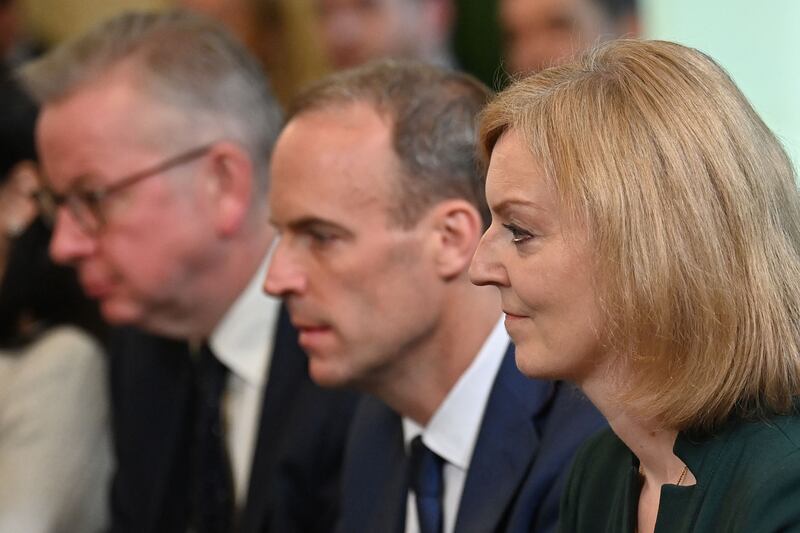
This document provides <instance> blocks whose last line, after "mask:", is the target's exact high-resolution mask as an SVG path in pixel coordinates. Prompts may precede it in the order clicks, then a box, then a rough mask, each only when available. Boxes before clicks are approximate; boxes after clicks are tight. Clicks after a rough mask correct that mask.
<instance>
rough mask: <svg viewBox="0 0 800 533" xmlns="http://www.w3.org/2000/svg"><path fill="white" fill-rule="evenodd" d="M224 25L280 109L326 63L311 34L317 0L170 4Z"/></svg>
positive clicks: (198, 0) (201, 0) (317, 75)
mask: <svg viewBox="0 0 800 533" xmlns="http://www.w3.org/2000/svg"><path fill="white" fill-rule="evenodd" d="M174 1H175V4H177V5H179V6H182V7H186V8H189V9H193V10H196V11H199V12H201V13H204V14H206V15H207V16H209V17H211V18H214V19H215V20H218V21H219V22H221V23H222V24H224V25H225V26H226V27H227V28H228V29H229V30H230V31H231V32H232V33H233V34H234V35H235V36H236V37H237V38H238V39H239V40H240V41H241V42H242V43H243V44H244V45H245V46H246V47H247V48H248V50H250V52H251V53H252V54H253V55H254V56H255V57H256V58H257V59H258V60H259V61H260V63H261V65H262V66H263V68H264V71H265V72H266V74H267V75H268V76H269V79H270V83H271V85H272V88H273V90H274V91H275V94H276V96H277V97H278V99H279V100H280V101H281V103H282V104H283V105H284V106H285V105H288V103H289V102H290V101H291V99H292V97H293V96H294V95H295V94H296V93H297V91H298V90H299V89H300V88H301V87H302V86H304V85H306V84H307V83H309V82H311V81H313V80H316V79H318V78H320V77H322V76H323V75H324V74H326V73H327V71H328V63H327V61H326V59H325V55H324V52H323V49H322V40H321V38H320V35H318V33H317V31H316V30H317V26H316V24H315V22H314V21H315V19H314V15H315V13H314V8H315V4H314V2H316V1H317V0H174Z"/></svg>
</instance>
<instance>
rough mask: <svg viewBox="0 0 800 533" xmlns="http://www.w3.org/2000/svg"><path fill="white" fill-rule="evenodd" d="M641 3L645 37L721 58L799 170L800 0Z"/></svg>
mask: <svg viewBox="0 0 800 533" xmlns="http://www.w3.org/2000/svg"><path fill="white" fill-rule="evenodd" d="M640 1H641V3H642V14H643V23H644V31H645V35H646V36H647V37H650V38H655V39H667V40H670V41H677V42H679V43H682V44H686V45H689V46H693V47H695V48H698V49H700V50H702V51H703V52H705V53H707V54H709V55H710V56H711V57H713V58H714V59H715V60H717V62H719V63H720V64H721V65H722V66H723V67H725V69H727V71H728V72H729V73H730V75H731V76H732V77H733V79H734V80H735V81H736V83H737V84H738V85H739V87H740V88H741V89H742V91H743V92H744V93H745V95H746V96H747V97H748V98H749V99H750V101H751V102H752V104H753V106H754V107H755V108H756V110H757V111H758V112H759V114H760V115H761V116H762V118H763V119H764V121H765V122H766V123H767V124H768V125H769V126H770V128H772V130H773V131H774V132H775V133H776V134H777V135H778V136H779V137H780V139H781V140H782V141H783V144H784V146H785V147H786V149H787V151H788V152H789V154H790V155H791V156H792V159H793V160H794V164H795V168H796V169H800V1H798V0H767V1H765V2H755V1H753V0H640Z"/></svg>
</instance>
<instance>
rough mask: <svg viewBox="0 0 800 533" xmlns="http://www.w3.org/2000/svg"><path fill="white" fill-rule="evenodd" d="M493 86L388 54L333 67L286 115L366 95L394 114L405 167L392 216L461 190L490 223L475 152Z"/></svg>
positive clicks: (408, 222) (407, 218)
mask: <svg viewBox="0 0 800 533" xmlns="http://www.w3.org/2000/svg"><path fill="white" fill-rule="evenodd" d="M491 96H492V92H491V91H490V90H489V88H487V87H486V86H485V85H483V84H482V83H481V82H480V81H478V80H477V79H475V78H473V77H472V76H469V75H467V74H463V73H460V72H456V71H453V70H449V69H444V68H441V67H436V66H432V65H428V64H423V63H418V62H413V61H399V60H390V59H385V60H381V61H375V62H372V63H368V64H366V65H364V66H362V67H358V68H355V69H352V70H348V71H343V72H339V73H336V74H333V75H331V76H329V77H327V78H325V79H323V80H321V81H320V82H318V83H316V84H314V85H312V86H310V87H308V88H307V89H306V90H305V91H303V92H302V93H301V94H300V95H298V96H297V98H296V99H295V100H294V102H293V104H292V106H291V107H290V110H289V120H291V119H292V118H293V117H295V116H297V115H299V114H303V113H307V112H311V111H314V110H320V109H326V108H330V107H333V106H340V105H347V104H355V103H361V102H363V103H367V104H368V105H371V106H373V107H374V108H375V110H376V111H377V112H378V113H380V114H381V115H383V116H385V117H387V118H388V119H389V120H390V123H391V127H392V143H393V148H394V151H395V153H396V155H397V156H398V159H399V162H400V165H401V168H402V170H403V175H402V176H400V182H399V183H400V195H399V200H398V202H397V203H396V205H395V207H394V209H393V217H394V218H395V219H396V220H397V221H398V222H399V223H400V224H401V225H403V226H405V227H410V226H413V225H414V224H415V223H416V222H417V220H418V219H419V217H420V216H421V215H422V214H423V213H424V212H425V211H426V210H427V209H428V208H430V207H431V206H432V205H434V204H435V203H436V202H439V201H442V200H446V199H450V198H461V199H464V200H467V201H469V202H470V203H471V204H473V205H474V206H475V207H476V209H477V210H478V211H479V212H480V214H481V218H482V220H483V223H484V225H485V226H486V227H488V225H489V223H490V220H491V219H490V216H489V210H488V207H487V206H486V198H485V196H484V193H483V186H484V183H483V178H484V172H483V169H482V168H481V166H480V164H479V162H478V160H477V157H476V143H477V116H478V113H479V112H480V110H481V108H483V106H484V105H485V104H486V102H488V100H489V99H490V98H491Z"/></svg>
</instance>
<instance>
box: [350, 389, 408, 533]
mask: <svg viewBox="0 0 800 533" xmlns="http://www.w3.org/2000/svg"><path fill="white" fill-rule="evenodd" d="M406 463H407V459H406V453H405V447H404V444H403V427H402V423H401V421H400V417H399V416H398V415H397V413H395V412H393V411H392V410H391V409H389V408H388V407H387V406H386V405H384V404H383V403H382V402H380V401H378V400H377V399H375V398H372V397H369V396H365V397H363V399H362V400H361V402H360V404H359V406H358V411H357V413H356V415H355V418H354V421H353V426H352V428H351V433H350V441H349V443H348V446H347V457H346V465H345V469H344V480H343V481H344V483H343V487H344V497H343V501H344V502H346V503H345V508H344V509H343V516H342V520H341V523H340V527H339V531H340V532H341V533H349V532H350V531H381V532H386V533H392V532H395V533H400V532H402V531H403V530H404V528H405V513H406V500H407V497H408V496H407V495H408V490H407V478H406Z"/></svg>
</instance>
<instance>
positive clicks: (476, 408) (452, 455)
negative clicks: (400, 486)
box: [403, 319, 510, 533]
mask: <svg viewBox="0 0 800 533" xmlns="http://www.w3.org/2000/svg"><path fill="white" fill-rule="evenodd" d="M509 342H510V338H509V336H508V333H507V332H506V328H505V326H504V324H503V319H500V320H499V321H498V323H497V325H495V327H494V329H493V330H492V332H491V333H490V334H489V336H488V337H487V338H486V341H485V342H484V343H483V347H482V348H481V350H480V352H478V355H477V357H475V359H474V360H473V361H472V364H470V366H469V367H468V368H467V370H466V371H465V372H464V373H463V374H462V375H461V377H460V378H459V379H458V381H457V382H456V384H455V385H454V386H453V388H452V389H450V392H449V393H448V394H447V396H446V397H445V399H444V401H443V402H442V404H441V405H440V406H439V408H438V409H437V410H436V412H435V413H434V414H433V417H432V418H431V420H430V422H429V423H428V425H427V426H426V427H424V428H422V427H420V426H419V425H418V424H417V423H415V422H414V421H413V420H411V419H408V418H403V438H404V441H405V444H406V451H408V449H409V446H410V443H411V441H412V440H413V439H414V437H416V436H417V435H420V434H421V435H422V442H423V443H424V444H425V446H427V447H428V448H429V449H430V450H432V451H433V452H435V453H436V454H437V455H438V456H439V457H441V458H442V459H444V461H445V463H444V467H443V475H444V496H443V507H444V509H443V511H444V529H443V531H444V533H451V532H452V531H453V528H454V527H455V522H456V516H457V514H458V504H459V501H460V500H461V493H462V492H463V490H464V481H465V480H466V478H467V470H468V468H469V463H470V461H471V459H472V452H473V450H474V449H475V442H476V441H477V440H478V433H479V431H480V428H481V422H482V420H483V412H484V410H485V409H486V403H487V401H488V400H489V393H490V392H491V390H492V385H493V384H494V380H495V377H496V376H497V372H498V370H500V364H501V363H502V362H503V356H504V355H505V353H506V350H507V349H508V344H509ZM405 531H406V533H418V532H419V519H418V518H417V504H416V501H415V499H414V493H413V491H409V493H408V503H407V505H406V529H405Z"/></svg>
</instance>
